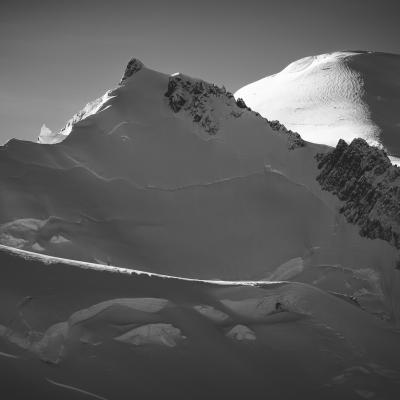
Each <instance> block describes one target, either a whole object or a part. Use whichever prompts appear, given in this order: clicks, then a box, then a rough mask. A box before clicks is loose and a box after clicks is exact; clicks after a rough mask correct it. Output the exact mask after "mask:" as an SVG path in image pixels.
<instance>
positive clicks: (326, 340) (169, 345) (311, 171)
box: [0, 59, 400, 399]
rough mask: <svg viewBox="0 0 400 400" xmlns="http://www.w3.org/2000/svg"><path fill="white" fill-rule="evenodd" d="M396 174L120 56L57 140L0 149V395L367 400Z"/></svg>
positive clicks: (394, 348)
mask: <svg viewBox="0 0 400 400" xmlns="http://www.w3.org/2000/svg"><path fill="white" fill-rule="evenodd" d="M399 179H400V178H399V169H398V168H397V167H394V166H392V165H391V163H390V161H389V159H388V158H387V156H386V154H385V153H384V152H383V151H381V150H379V149H376V148H372V147H371V146H369V145H368V144H367V143H366V142H365V141H364V140H362V139H357V140H355V141H353V142H352V143H351V144H349V145H347V144H346V143H344V142H340V143H339V145H338V146H337V147H336V148H335V149H333V148H331V147H329V146H326V145H320V144H315V143H311V142H306V141H304V140H303V139H302V138H301V137H300V136H299V134H298V133H296V132H294V131H292V130H290V129H287V128H286V127H285V126H283V125H282V124H281V123H279V122H276V121H272V122H271V121H269V120H267V119H265V118H263V117H261V116H260V114H258V113H256V112H253V111H251V110H250V109H248V108H247V107H246V104H245V103H244V102H243V101H240V100H235V98H234V96H233V95H232V94H231V93H229V92H228V91H226V89H224V88H220V87H217V86H216V85H213V84H211V83H207V82H205V81H203V80H201V79H195V78H192V77H189V76H187V75H184V74H173V75H166V74H163V73H160V72H157V71H153V70H151V69H149V68H147V67H146V66H145V65H144V64H143V63H142V62H140V61H139V60H137V59H132V60H131V61H130V62H129V64H128V66H127V68H126V70H125V72H124V74H123V78H122V79H121V81H120V82H119V84H118V86H117V87H116V88H114V89H111V90H109V91H108V92H107V93H106V94H105V95H104V96H102V97H101V98H100V99H98V100H95V101H94V102H92V103H89V104H88V105H87V106H86V107H84V109H83V110H82V111H81V112H79V113H78V114H76V115H75V116H74V117H73V118H72V119H71V120H70V121H69V122H68V123H67V125H66V127H65V128H64V129H63V130H62V131H61V132H59V133H52V132H50V131H49V130H46V129H43V130H42V134H41V135H40V137H39V143H32V142H25V141H18V140H12V141H10V142H8V143H7V144H6V145H5V146H3V147H2V148H0V202H1V203H0V263H1V265H2V267H1V268H2V270H1V271H2V279H1V285H2V286H1V289H0V296H1V299H2V301H1V302H0V304H1V305H0V362H2V363H3V364H2V365H4V366H5V369H6V370H7V368H9V367H10V365H11V366H12V368H14V370H12V371H17V372H10V373H9V375H10V380H9V382H8V383H9V385H10V387H12V385H13V382H15V376H18V377H20V378H21V379H24V381H25V382H27V385H28V386H27V387H29V388H30V389H29V393H28V395H30V394H31V393H32V391H33V392H35V390H36V391H37V393H50V395H49V396H53V393H57V396H58V393H59V392H60V393H61V396H65V398H71V396H72V395H76V396H80V395H86V396H92V397H93V396H94V397H96V398H102V399H104V398H107V399H111V398H130V397H129V396H130V395H131V393H132V390H136V391H137V392H135V393H138V396H139V398H140V397H141V396H142V398H159V392H158V391H154V387H153V385H154V382H155V381H156V382H158V384H159V389H160V391H162V392H163V393H164V394H165V396H166V397H168V396H174V397H176V398H205V397H207V398H215V399H218V398H226V397H229V398H235V397H236V398H244V397H246V395H249V394H250V395H249V396H250V398H258V396H259V394H262V397H265V391H266V390H270V391H271V393H272V394H273V396H272V397H274V398H282V399H288V398H298V397H299V393H301V394H302V395H304V396H305V397H310V396H311V397H313V396H314V397H315V398H332V399H334V398H338V397H343V398H358V397H357V396H361V397H362V396H364V397H365V396H372V395H374V396H375V395H376V396H378V397H379V396H380V397H381V398H384V397H383V396H386V395H387V393H391V392H392V390H393V388H396V387H397V386H396V385H398V384H399V381H400V377H399V376H398V374H397V372H396V371H398V370H399V368H400V366H399V364H398V359H399V357H398V354H399V351H398V345H397V339H398V334H397V333H395V332H394V327H395V326H398V324H399V321H400V274H399V270H398V269H396V266H398V264H399V247H400V243H399V234H400V221H399V215H400V212H399V204H400V199H399V197H400V190H399V187H400V182H399ZM366 205H368V207H367V206H366ZM55 257H57V258H55ZM107 264H108V265H107ZM117 266H118V267H117ZM136 270H142V271H146V272H147V273H149V272H152V273H155V274H150V275H149V274H146V273H138V272H137V271H136ZM170 275H173V276H176V277H180V278H172V277H170ZM21 277H23V279H21ZM182 278H185V279H182ZM205 280H206V281H205ZM217 281H218V282H217ZM232 281H235V282H232ZM247 281H251V282H247ZM282 281H285V282H282ZM271 282H274V283H271ZM127 349H129V351H127ZM131 354H132V357H130V355H131ZM25 358H26V360H25ZM38 358H39V359H40V360H43V361H46V362H47V363H49V365H47V364H43V365H40V368H37V369H35V371H34V376H35V378H36V379H37V382H38V383H37V385H32V384H30V383H29V382H31V381H32V378H31V377H32V375H31V373H32V372H31V370H32V365H33V364H34V363H35V362H36V360H37V359H38ZM21 359H24V360H23V362H22V360H21ZM271 360H273V362H272V361H271ZM54 364H57V365H58V366H59V368H58V369H56V370H55V369H54V368H53V366H54ZM34 365H36V364H34ZM171 366H172V367H171ZM174 367H175V368H174ZM288 368H289V370H290V374H289V373H288V371H289V370H288ZM83 371H85V372H86V373H83ZM87 371H91V372H90V373H87ZM132 371H133V372H132ZM285 374H286V376H285ZM288 374H289V375H288ZM267 375H268V376H269V377H270V379H266V376H267ZM110 376H111V379H110V378H107V377H110ZM132 376H135V377H136V378H137V380H135V381H134V382H132ZM99 377H101V379H99ZM290 377H295V378H290ZM103 378H104V379H103ZM13 379H14V380H13ZM111 381H112V382H114V383H111ZM182 381H183V382H187V387H186V386H184V387H185V389H183V386H179V384H180V383H182ZM207 381H208V382H210V383H209V386H207V385H205V386H204V382H207ZM189 382H190V384H189ZM193 382H195V384H193ZM271 382H275V383H273V384H271ZM288 382H289V383H290V384H288ZM197 383H198V384H197ZM132 385H134V389H133V386H132ZM183 385H186V383H184V384H183ZM199 387H201V388H200V389H199ZM227 387H229V388H228V389H227ZM193 388H195V390H193ZM35 393H36V392H35ZM79 393H80V394H79ZM188 393H189V394H188ZM210 393H212V395H210ZM371 393H372V394H371ZM196 396H197V397H196ZM213 396H214V397H213ZM224 396H225V397H224ZM329 396H330V397H329ZM53 397H54V396H53ZM21 398H26V397H23V396H22V395H21Z"/></svg>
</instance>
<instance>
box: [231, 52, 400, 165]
mask: <svg viewBox="0 0 400 400" xmlns="http://www.w3.org/2000/svg"><path fill="white" fill-rule="evenodd" d="M235 96H236V97H237V98H239V97H240V98H243V99H244V100H245V102H246V104H247V105H248V106H250V107H251V108H252V109H253V110H255V111H258V112H259V113H260V114H261V115H263V116H264V117H266V118H268V119H277V120H279V121H280V122H282V123H284V124H285V125H286V126H287V127H288V128H290V129H293V130H294V131H296V132H299V133H300V134H301V136H302V137H303V138H304V139H306V140H309V141H311V142H314V143H323V144H327V145H330V146H335V145H336V143H337V142H338V140H339V139H344V140H346V141H347V142H350V141H351V140H352V139H354V138H358V137H360V138H363V139H365V140H367V141H368V143H369V144H372V145H376V146H380V147H383V148H384V149H386V150H387V152H388V153H389V155H391V156H392V157H393V160H394V161H396V160H397V162H398V157H400V118H399V113H398V110H399V109H400V56H399V55H395V54H385V53H376V52H361V51H354V52H352V51H346V52H335V53H331V54H322V55H318V56H312V57H306V58H303V59H301V60H298V61H295V62H293V63H291V64H290V65H288V66H287V67H286V68H285V69H283V70H282V71H281V72H279V73H277V74H275V75H271V76H267V77H266V78H263V79H260V80H259V81H256V82H254V83H250V84H249V85H247V86H245V87H243V88H241V89H239V90H238V91H237V92H236V93H235Z"/></svg>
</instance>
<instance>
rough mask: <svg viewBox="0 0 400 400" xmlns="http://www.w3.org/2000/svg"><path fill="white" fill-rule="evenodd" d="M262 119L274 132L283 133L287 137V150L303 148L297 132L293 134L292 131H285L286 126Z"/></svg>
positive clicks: (303, 143)
mask: <svg viewBox="0 0 400 400" xmlns="http://www.w3.org/2000/svg"><path fill="white" fill-rule="evenodd" d="M264 119H265V120H266V121H267V123H268V125H269V126H270V127H271V128H272V129H273V130H274V131H277V132H280V133H283V134H284V135H286V136H287V140H288V148H289V150H294V149H297V148H299V147H304V146H305V145H306V142H305V140H303V139H302V137H301V136H300V135H299V134H298V133H297V132H293V131H292V130H290V129H287V128H286V126H285V125H283V124H281V123H280V122H279V121H276V120H274V121H269V120H268V119H266V118H264Z"/></svg>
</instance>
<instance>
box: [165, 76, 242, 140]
mask: <svg viewBox="0 0 400 400" xmlns="http://www.w3.org/2000/svg"><path fill="white" fill-rule="evenodd" d="M165 97H167V98H168V103H169V105H170V107H171V109H172V110H173V111H174V112H175V113H178V112H180V111H181V110H183V111H185V112H187V113H189V115H190V116H191V117H192V119H193V122H195V123H197V124H199V125H200V126H201V127H202V128H203V129H204V130H205V131H206V132H207V133H208V134H210V135H215V134H216V133H217V131H218V129H219V124H218V120H219V118H220V117H221V113H220V112H218V111H217V110H216V107H217V106H218V103H220V101H218V102H215V100H216V99H217V98H219V99H221V98H222V99H223V100H224V103H225V105H227V106H228V107H231V108H233V110H231V112H230V115H232V116H234V117H239V116H240V115H241V113H240V110H236V109H237V108H238V106H237V105H236V101H235V98H234V97H233V95H232V93H230V92H228V91H227V90H226V89H225V88H224V87H222V88H220V87H218V86H216V85H214V84H211V83H207V82H204V81H202V80H197V79H193V78H190V77H187V76H185V75H182V74H174V75H172V76H171V77H170V78H169V82H168V90H167V92H166V93H165ZM219 111H221V110H219Z"/></svg>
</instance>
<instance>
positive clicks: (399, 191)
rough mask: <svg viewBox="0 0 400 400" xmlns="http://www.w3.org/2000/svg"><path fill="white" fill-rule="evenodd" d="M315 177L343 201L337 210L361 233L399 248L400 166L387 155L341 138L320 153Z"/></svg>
mask: <svg viewBox="0 0 400 400" xmlns="http://www.w3.org/2000/svg"><path fill="white" fill-rule="evenodd" d="M317 160H318V161H319V164H318V167H319V168H320V169H321V173H320V174H319V176H318V177H317V180H318V182H319V183H320V184H321V187H322V188H323V189H324V190H328V191H330V192H332V193H333V194H335V195H337V196H338V198H339V199H340V200H342V201H343V205H342V206H341V208H340V211H341V212H342V213H343V214H344V215H345V217H346V219H347V220H348V221H349V222H351V223H354V224H357V225H359V226H360V234H361V235H363V236H366V237H369V238H371V239H375V238H379V239H383V240H386V241H388V242H389V243H391V244H392V245H394V246H395V247H397V248H398V249H400V168H398V167H396V166H394V165H392V164H391V162H390V160H389V158H388V156H387V154H386V153H385V152H384V151H383V150H381V149H378V148H376V147H372V146H370V145H368V143H367V142H366V141H365V140H363V139H354V140H353V141H352V142H351V144H350V145H348V144H347V143H346V142H345V141H344V140H340V141H339V142H338V144H337V146H336V148H335V149H334V150H333V151H331V152H330V153H327V154H319V155H318V156H317Z"/></svg>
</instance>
